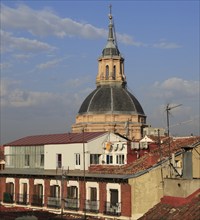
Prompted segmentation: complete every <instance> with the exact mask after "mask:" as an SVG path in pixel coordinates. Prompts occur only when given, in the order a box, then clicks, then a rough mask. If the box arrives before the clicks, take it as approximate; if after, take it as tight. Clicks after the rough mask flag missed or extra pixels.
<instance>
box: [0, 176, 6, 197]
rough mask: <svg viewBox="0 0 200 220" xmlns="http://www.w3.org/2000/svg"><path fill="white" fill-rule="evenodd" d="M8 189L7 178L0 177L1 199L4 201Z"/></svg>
mask: <svg viewBox="0 0 200 220" xmlns="http://www.w3.org/2000/svg"><path fill="white" fill-rule="evenodd" d="M5 191H6V178H5V177H1V178H0V201H3V193H4V192H5Z"/></svg>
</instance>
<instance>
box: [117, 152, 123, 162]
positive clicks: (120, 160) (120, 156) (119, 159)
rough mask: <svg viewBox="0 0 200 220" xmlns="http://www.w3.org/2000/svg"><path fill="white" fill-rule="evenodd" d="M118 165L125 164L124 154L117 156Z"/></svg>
mask: <svg viewBox="0 0 200 220" xmlns="http://www.w3.org/2000/svg"><path fill="white" fill-rule="evenodd" d="M116 163H117V164H124V155H123V154H119V155H116Z"/></svg>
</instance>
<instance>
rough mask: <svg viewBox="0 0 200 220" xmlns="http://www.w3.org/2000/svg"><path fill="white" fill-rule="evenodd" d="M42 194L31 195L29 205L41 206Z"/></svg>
mask: <svg viewBox="0 0 200 220" xmlns="http://www.w3.org/2000/svg"><path fill="white" fill-rule="evenodd" d="M43 197H44V196H43V195H32V202H31V205H32V206H39V207H42V206H43V205H44V204H43Z"/></svg>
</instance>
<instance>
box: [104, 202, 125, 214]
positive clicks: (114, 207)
mask: <svg viewBox="0 0 200 220" xmlns="http://www.w3.org/2000/svg"><path fill="white" fill-rule="evenodd" d="M104 213H105V214H107V215H114V216H120V215H121V203H111V202H106V203H105V211H104Z"/></svg>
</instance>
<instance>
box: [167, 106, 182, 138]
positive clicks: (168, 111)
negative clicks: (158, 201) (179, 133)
mask: <svg viewBox="0 0 200 220" xmlns="http://www.w3.org/2000/svg"><path fill="white" fill-rule="evenodd" d="M181 105H182V104H179V105H175V106H169V104H167V106H166V112H167V136H168V137H169V114H170V111H171V110H172V109H174V108H177V107H179V106H181Z"/></svg>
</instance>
